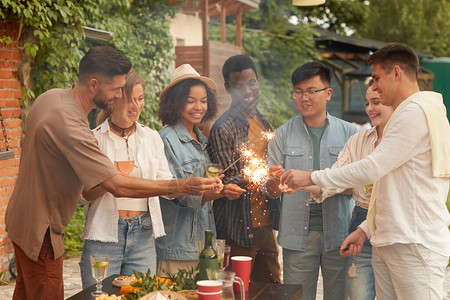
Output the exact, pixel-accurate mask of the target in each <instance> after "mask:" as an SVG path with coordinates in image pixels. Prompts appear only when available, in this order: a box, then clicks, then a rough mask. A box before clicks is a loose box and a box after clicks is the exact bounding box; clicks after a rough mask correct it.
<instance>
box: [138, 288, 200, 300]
mask: <svg viewBox="0 0 450 300" xmlns="http://www.w3.org/2000/svg"><path fill="white" fill-rule="evenodd" d="M158 293H159V294H160V295H161V296H163V297H165V298H166V299H170V300H187V299H186V298H185V297H184V296H183V295H181V294H179V293H177V292H174V291H162V290H161V291H154V292H151V293H149V294H147V295H145V296H142V297H141V298H139V299H141V300H149V299H151V298H152V297H153V296H155V295H156V294H158ZM197 299H198V298H197Z"/></svg>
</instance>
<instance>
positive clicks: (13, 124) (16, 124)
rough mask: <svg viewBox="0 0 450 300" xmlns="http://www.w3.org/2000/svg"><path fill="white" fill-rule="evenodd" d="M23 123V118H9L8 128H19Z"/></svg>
mask: <svg viewBox="0 0 450 300" xmlns="http://www.w3.org/2000/svg"><path fill="white" fill-rule="evenodd" d="M21 124H22V120H20V119H9V120H7V123H6V126H7V127H8V128H18V127H20V125H21Z"/></svg>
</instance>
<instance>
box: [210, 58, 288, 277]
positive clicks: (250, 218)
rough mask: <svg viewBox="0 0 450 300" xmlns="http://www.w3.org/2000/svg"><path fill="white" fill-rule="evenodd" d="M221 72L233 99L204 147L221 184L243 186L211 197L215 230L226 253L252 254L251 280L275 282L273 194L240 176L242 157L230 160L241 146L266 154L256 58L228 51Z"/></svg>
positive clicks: (275, 209)
mask: <svg viewBox="0 0 450 300" xmlns="http://www.w3.org/2000/svg"><path fill="white" fill-rule="evenodd" d="M222 74H223V77H224V80H225V89H226V90H227V92H228V93H229V94H230V96H231V99H232V103H231V106H230V108H229V109H228V110H227V111H226V112H225V113H224V114H223V115H222V116H221V117H220V118H219V119H218V120H217V121H216V122H215V124H214V125H213V127H212V129H211V132H210V136H209V143H208V153H209V156H210V158H211V161H213V162H215V163H218V164H220V167H221V168H222V169H223V170H226V171H225V178H224V179H223V182H224V184H227V183H235V184H237V185H239V186H241V187H242V188H245V189H246V190H247V192H245V193H243V194H241V195H240V196H239V197H238V198H237V199H228V198H221V199H218V200H214V204H213V209H214V218H215V222H216V229H217V235H218V238H224V239H226V243H227V245H231V256H236V255H244V256H250V257H252V273H251V281H255V282H258V281H259V282H280V265H279V263H278V245H277V242H276V239H275V234H274V231H273V229H277V225H278V218H279V210H278V202H277V199H276V198H268V196H266V195H265V194H264V193H262V192H261V191H259V190H258V187H257V186H256V185H253V184H251V183H249V182H248V180H246V179H245V178H244V176H243V174H242V173H241V170H242V169H243V168H244V162H243V160H240V161H238V162H237V163H235V164H233V163H234V162H235V161H237V160H239V159H240V157H241V150H242V148H243V147H245V148H246V149H248V150H251V151H252V152H253V153H255V156H256V157H259V158H261V159H264V160H265V158H266V151H267V141H265V140H264V139H263V138H262V136H263V135H262V132H264V131H268V130H270V129H271V127H270V125H269V122H268V121H267V118H266V117H265V116H264V115H263V114H262V113H261V112H260V111H259V110H258V109H257V108H256V105H257V103H258V100H259V99H258V98H259V82H258V75H257V73H256V68H255V64H254V63H253V61H252V60H251V59H250V58H249V57H247V56H245V55H236V56H232V57H230V58H229V59H228V60H227V61H226V62H225V64H224V65H223V68H222ZM228 167H229V168H228ZM231 200H232V201H231Z"/></svg>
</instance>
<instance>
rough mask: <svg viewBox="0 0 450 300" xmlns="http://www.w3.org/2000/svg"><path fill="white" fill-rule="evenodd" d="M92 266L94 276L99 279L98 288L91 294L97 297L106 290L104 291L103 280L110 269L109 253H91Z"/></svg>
mask: <svg viewBox="0 0 450 300" xmlns="http://www.w3.org/2000/svg"><path fill="white" fill-rule="evenodd" d="M90 260H91V268H92V276H93V277H94V279H95V280H96V281H97V290H96V291H95V292H92V293H91V295H92V296H94V297H97V296H99V295H101V294H103V293H104V292H103V291H102V287H103V286H102V280H103V279H104V278H105V276H106V270H107V269H108V264H109V256H108V255H91V256H90Z"/></svg>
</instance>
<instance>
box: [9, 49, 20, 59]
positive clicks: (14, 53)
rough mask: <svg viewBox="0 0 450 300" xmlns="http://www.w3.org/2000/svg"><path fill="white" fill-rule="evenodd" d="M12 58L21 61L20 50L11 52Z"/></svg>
mask: <svg viewBox="0 0 450 300" xmlns="http://www.w3.org/2000/svg"><path fill="white" fill-rule="evenodd" d="M11 60H15V61H19V60H20V53H19V52H18V51H15V52H13V53H11Z"/></svg>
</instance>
